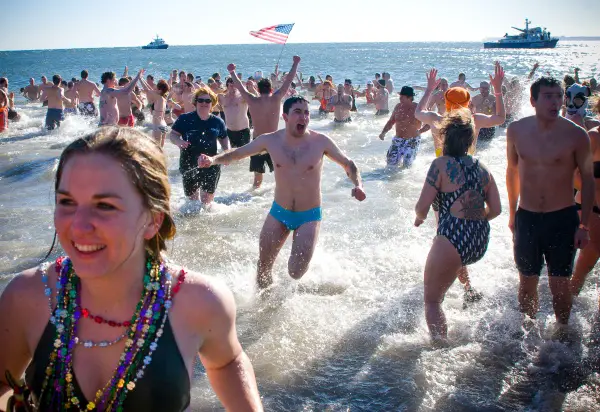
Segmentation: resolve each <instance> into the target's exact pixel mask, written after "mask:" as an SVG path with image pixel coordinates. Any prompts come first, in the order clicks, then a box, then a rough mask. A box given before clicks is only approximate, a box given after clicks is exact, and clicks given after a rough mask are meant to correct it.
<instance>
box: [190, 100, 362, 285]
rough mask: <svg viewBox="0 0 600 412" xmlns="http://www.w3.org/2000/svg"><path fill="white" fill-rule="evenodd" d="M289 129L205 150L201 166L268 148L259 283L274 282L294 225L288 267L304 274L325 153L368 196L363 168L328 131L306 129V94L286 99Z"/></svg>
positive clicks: (356, 193) (315, 230)
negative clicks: (270, 166)
mask: <svg viewBox="0 0 600 412" xmlns="http://www.w3.org/2000/svg"><path fill="white" fill-rule="evenodd" d="M283 120H284V121H285V129H281V130H278V131H276V132H273V133H266V134H263V135H261V136H260V137H258V138H256V139H255V140H253V141H252V142H250V143H249V144H247V145H246V146H243V147H241V148H239V149H235V150H232V151H230V152H227V153H223V154H220V155H217V156H214V157H210V156H206V155H201V156H200V158H199V159H198V166H199V167H203V168H204V167H210V166H212V165H216V164H229V163H231V162H233V161H236V160H241V159H243V158H245V157H248V156H252V155H255V154H257V153H261V152H264V151H267V152H269V153H270V155H271V157H272V159H273V162H274V163H275V166H276V167H275V199H274V202H273V206H272V207H271V211H270V212H269V215H268V216H267V219H266V220H265V223H264V225H263V229H262V232H261V234H260V255H259V260H258V267H257V269H258V270H257V272H258V273H257V283H258V287H259V288H261V289H264V288H266V287H268V286H269V285H270V284H271V283H272V282H273V278H272V273H271V272H272V269H273V264H274V263H275V259H276V258H277V255H278V253H279V251H280V250H281V248H282V246H283V244H284V243H285V241H286V239H287V237H288V236H289V234H290V232H291V231H294V236H293V244H292V253H291V256H290V259H289V261H288V271H289V274H290V276H291V277H292V278H294V279H300V278H301V277H302V276H303V275H304V274H305V273H306V271H307V270H308V266H309V264H310V260H311V258H312V255H313V253H314V251H315V247H316V244H317V238H318V234H319V227H320V221H321V175H322V171H323V157H324V156H327V157H329V158H330V159H331V160H333V161H334V162H336V163H338V164H339V165H340V166H342V167H343V168H344V170H345V171H346V174H347V175H348V177H349V178H350V180H351V181H352V183H353V184H354V188H353V189H352V191H351V195H352V196H353V197H355V198H356V199H358V200H359V201H362V200H364V199H365V198H366V195H365V192H364V190H363V188H362V183H361V178H360V174H359V172H358V169H357V167H356V165H355V164H354V162H353V161H352V160H351V159H349V158H348V157H347V156H346V155H345V154H344V153H343V152H342V151H341V150H340V149H339V148H338V146H337V145H336V144H335V143H334V142H333V140H331V138H329V137H328V136H326V135H324V134H321V133H317V132H315V131H312V130H309V129H308V124H309V121H310V111H309V103H308V100H306V99H305V98H304V97H302V96H294V97H290V98H289V99H287V100H286V101H285V103H284V104H283Z"/></svg>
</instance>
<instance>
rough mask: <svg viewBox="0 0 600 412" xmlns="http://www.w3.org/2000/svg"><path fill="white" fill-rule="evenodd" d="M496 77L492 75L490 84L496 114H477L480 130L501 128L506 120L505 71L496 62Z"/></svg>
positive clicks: (476, 118) (475, 116)
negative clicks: (503, 94)
mask: <svg viewBox="0 0 600 412" xmlns="http://www.w3.org/2000/svg"><path fill="white" fill-rule="evenodd" d="M494 71H495V73H494V77H492V75H490V84H491V85H492V87H493V88H494V96H495V97H496V114H493V115H490V116H488V115H485V114H481V113H477V114H475V115H473V117H474V118H475V123H476V124H477V126H478V127H479V128H485V127H494V126H499V125H501V124H502V123H504V121H505V120H506V110H505V108H504V99H503V96H502V81H503V80H504V69H502V66H500V63H499V62H496V67H495V69H494Z"/></svg>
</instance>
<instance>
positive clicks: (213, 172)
mask: <svg viewBox="0 0 600 412" xmlns="http://www.w3.org/2000/svg"><path fill="white" fill-rule="evenodd" d="M181 173H182V177H181V179H182V181H183V192H184V193H185V195H186V196H187V197H190V196H192V195H193V194H194V193H196V191H197V190H198V189H200V190H202V191H203V192H206V193H210V194H213V193H215V191H216V190H217V185H218V184H219V179H220V177H221V166H220V165H216V166H211V167H208V168H206V169H200V168H198V167H195V168H191V169H188V170H186V171H183V170H182V171H181Z"/></svg>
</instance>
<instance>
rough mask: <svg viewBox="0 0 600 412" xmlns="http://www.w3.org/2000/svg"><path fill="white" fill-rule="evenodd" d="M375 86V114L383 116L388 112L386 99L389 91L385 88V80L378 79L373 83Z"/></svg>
mask: <svg viewBox="0 0 600 412" xmlns="http://www.w3.org/2000/svg"><path fill="white" fill-rule="evenodd" d="M375 86H376V87H377V91H375V109H376V110H377V111H376V112H375V116H385V115H386V114H388V113H389V112H390V109H389V106H388V99H389V97H390V93H389V92H388V91H387V89H386V88H385V80H383V79H379V80H378V81H377V83H375Z"/></svg>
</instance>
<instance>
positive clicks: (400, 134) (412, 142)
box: [379, 86, 430, 168]
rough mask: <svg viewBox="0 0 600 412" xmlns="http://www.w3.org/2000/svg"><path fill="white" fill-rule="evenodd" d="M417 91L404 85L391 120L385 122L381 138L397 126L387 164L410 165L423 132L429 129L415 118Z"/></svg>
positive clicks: (417, 149) (415, 155)
mask: <svg viewBox="0 0 600 412" xmlns="http://www.w3.org/2000/svg"><path fill="white" fill-rule="evenodd" d="M414 97H415V91H414V90H413V88H412V87H410V86H404V87H402V89H401V90H400V103H398V104H397V105H396V107H394V110H393V111H392V115H391V116H390V120H388V122H387V123H386V124H385V126H384V127H383V130H382V131H381V134H380V135H379V138H380V139H381V140H383V139H384V137H385V134H386V133H387V132H388V131H389V130H390V129H391V128H392V127H394V125H395V126H396V136H395V137H394V138H393V139H392V145H391V146H390V148H389V149H388V151H387V156H386V158H387V165H388V166H398V165H400V163H402V167H404V168H406V167H410V166H411V165H412V164H413V162H414V161H415V158H416V157H417V153H418V151H419V146H420V143H421V134H422V133H425V132H426V131H427V130H429V128H430V127H429V126H428V125H423V124H422V123H421V122H420V121H419V120H417V119H416V118H415V109H416V108H417V104H416V103H415V102H414V101H413V100H414Z"/></svg>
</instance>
